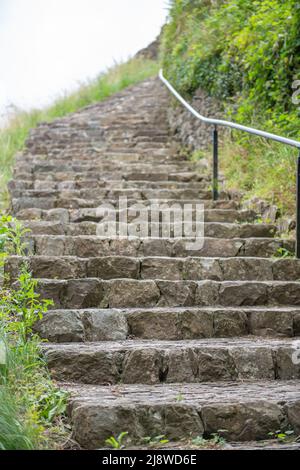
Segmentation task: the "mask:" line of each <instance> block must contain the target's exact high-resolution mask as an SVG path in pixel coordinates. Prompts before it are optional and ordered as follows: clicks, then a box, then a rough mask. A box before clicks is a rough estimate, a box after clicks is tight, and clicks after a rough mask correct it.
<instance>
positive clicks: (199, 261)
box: [5, 255, 300, 281]
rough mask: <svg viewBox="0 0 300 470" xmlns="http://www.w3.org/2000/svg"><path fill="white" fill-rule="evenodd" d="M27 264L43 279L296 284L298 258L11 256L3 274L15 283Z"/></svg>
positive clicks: (297, 279)
mask: <svg viewBox="0 0 300 470" xmlns="http://www.w3.org/2000/svg"><path fill="white" fill-rule="evenodd" d="M24 263H26V264H27V266H28V268H29V269H30V271H31V272H32V273H33V276H34V277H39V278H45V279H59V278H62V279H74V278H75V279H81V278H86V277H88V278H91V277H93V278H99V279H107V280H108V279H120V278H123V279H124V278H125V279H127V278H128V279H164V280H173V281H184V280H195V281H198V280H215V281H255V280H257V281H299V279H300V260H299V259H289V258H284V259H276V258H273V259H272V258H258V257H255V258H254V257H253V258H251V257H249V258H241V257H235V258H200V257H185V258H175V257H173V258H172V257H146V258H144V257H125V256H109V255H108V256H102V257H90V258H78V257H74V256H43V255H42V256H31V257H20V256H10V257H8V258H6V259H5V273H6V274H7V275H8V276H9V277H10V279H12V280H15V279H16V278H17V277H18V273H19V272H20V268H21V265H22V264H24Z"/></svg>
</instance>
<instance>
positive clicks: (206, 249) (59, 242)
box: [26, 235, 295, 258]
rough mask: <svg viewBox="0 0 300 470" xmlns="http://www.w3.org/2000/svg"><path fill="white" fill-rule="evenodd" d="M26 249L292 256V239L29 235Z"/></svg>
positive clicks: (59, 252) (80, 253)
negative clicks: (285, 254)
mask: <svg viewBox="0 0 300 470" xmlns="http://www.w3.org/2000/svg"><path fill="white" fill-rule="evenodd" d="M26 241H27V244H28V250H29V252H33V253H34V254H36V255H45V256H79V257H81V258H87V257H95V256H106V255H108V256H112V255H119V256H131V257H132V256H133V257H136V256H142V257H149V256H151V257H153V256H168V257H185V256H198V257H208V258H215V257H226V258H227V257H236V256H240V257H273V256H280V255H281V251H280V250H282V249H283V251H284V250H286V252H287V253H290V255H292V254H293V253H294V249H295V242H294V240H286V239H277V238H231V239H223V238H209V237H205V238H203V239H197V240H195V239H189V238H179V239H176V238H151V237H149V238H139V237H136V238H133V237H132V238H128V237H123V238H122V237H115V238H108V237H97V236H81V235H79V236H66V235H60V236H52V235H30V236H29V237H28V238H27V240H26Z"/></svg>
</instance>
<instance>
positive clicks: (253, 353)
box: [6, 80, 300, 449]
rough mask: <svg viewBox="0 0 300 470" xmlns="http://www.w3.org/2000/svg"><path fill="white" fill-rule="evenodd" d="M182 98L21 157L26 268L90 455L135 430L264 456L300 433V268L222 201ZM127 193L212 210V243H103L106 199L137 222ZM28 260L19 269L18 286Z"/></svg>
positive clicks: (92, 111) (15, 199)
mask: <svg viewBox="0 0 300 470" xmlns="http://www.w3.org/2000/svg"><path fill="white" fill-rule="evenodd" d="M168 100H169V97H168V95H167V92H166V91H165V90H164V88H163V86H162V85H161V84H160V83H159V82H158V81H157V80H147V81H145V82H143V83H142V84H140V85H137V86H135V87H131V88H129V89H127V90H125V91H123V92H121V93H119V94H116V95H115V96H113V97H112V98H110V99H108V100H106V101H104V102H102V103H99V104H96V105H93V106H89V107H87V108H84V109H82V110H81V111H79V112H77V113H74V114H72V115H70V116H68V117H66V118H63V119H59V120H56V121H54V122H53V123H51V124H41V125H40V126H39V127H38V128H37V129H35V130H33V131H32V132H31V135H30V137H29V139H28V141H27V147H26V150H25V151H24V153H23V154H21V155H19V156H18V157H17V162H16V165H15V172H14V179H13V181H12V182H11V183H10V193H11V198H12V207H13V213H14V215H16V216H17V217H18V218H19V219H22V220H23V221H24V224H25V225H26V226H28V227H29V228H30V229H31V231H32V232H31V235H30V246H31V250H32V252H33V253H34V255H32V254H31V255H30V254H29V255H28V257H27V261H28V263H29V265H30V267H31V270H32V272H33V274H34V276H35V277H36V278H38V279H39V289H40V292H41V294H42V295H43V296H45V297H47V298H52V299H53V300H54V307H53V309H52V310H50V311H49V312H48V314H47V315H46V316H45V318H44V319H43V320H42V321H41V322H40V323H39V325H38V330H39V332H40V334H41V336H42V337H43V338H46V339H48V340H49V343H47V344H46V345H45V354H46V358H47V361H48V364H49V367H50V369H51V371H52V374H53V377H54V378H56V379H57V380H59V381H60V382H61V383H62V387H64V388H66V389H67V390H70V392H71V398H70V407H69V408H70V417H71V420H72V425H73V435H74V438H75V440H76V441H77V442H78V443H79V444H80V446H82V447H83V448H90V449H91V448H99V447H102V446H103V445H104V441H105V439H107V438H108V437H110V436H111V435H117V434H118V433H120V432H122V431H127V432H128V433H129V434H128V436H129V438H130V441H131V443H132V444H134V445H138V444H139V443H140V442H142V438H143V437H145V436H152V437H155V436H157V435H162V434H164V435H166V436H167V438H168V439H170V440H172V441H173V440H176V439H185V438H190V437H193V436H199V435H202V434H203V435H204V436H205V437H208V436H209V435H210V434H212V433H218V431H219V430H220V429H223V430H224V429H225V430H227V433H226V440H227V441H228V442H230V441H233V442H235V441H245V442H247V444H246V446H250V447H251V446H252V447H255V445H256V444H255V443H253V444H251V443H250V444H249V442H248V441H258V440H263V439H267V438H268V437H269V433H270V432H275V431H278V430H281V431H285V430H287V429H293V430H294V432H295V436H296V435H297V434H298V433H299V432H300V389H299V383H300V382H299V378H300V365H299V364H297V361H295V354H296V353H297V349H296V348H297V345H298V343H297V338H296V337H297V336H299V335H300V307H299V305H300V282H299V280H300V262H299V261H298V260H295V259H291V258H286V259H278V258H274V254H276V253H277V252H278V249H280V248H285V249H287V250H293V249H294V243H293V242H292V241H288V240H283V239H280V238H276V234H275V227H274V226H272V225H268V224H260V223H255V219H256V217H257V214H255V213H254V212H252V211H248V210H247V211H245V210H241V208H240V203H239V201H237V200H232V199H230V197H229V194H227V193H226V192H225V191H222V193H221V198H220V200H219V201H217V202H213V201H212V200H211V190H210V186H211V182H210V176H209V174H208V172H207V169H206V168H205V165H204V164H202V163H201V161H200V162H198V163H193V162H190V161H188V160H187V159H186V158H184V157H182V156H180V154H179V153H178V152H177V150H176V146H175V145H174V143H173V142H172V138H171V136H170V135H169V129H168V125H167V109H168V103H169V101H168ZM121 196H122V197H125V196H126V197H127V199H128V203H129V205H133V204H134V203H140V202H142V203H143V204H145V205H147V206H149V205H150V203H151V201H152V200H159V201H160V202H165V203H169V202H170V201H172V202H176V203H179V204H180V205H183V204H184V203H188V202H190V203H192V202H195V203H198V202H199V200H200V201H201V202H203V204H204V206H205V224H204V226H205V240H204V245H203V247H202V248H199V249H198V250H196V251H190V250H189V249H188V248H187V246H186V240H182V239H174V238H172V231H171V233H170V234H169V236H164V237H161V238H147V237H144V238H138V237H136V238H133V239H127V238H117V237H111V236H100V235H99V227H101V226H102V225H103V214H102V213H101V211H99V206H100V205H101V204H102V203H103V202H104V201H105V202H106V203H107V204H109V211H108V213H110V214H113V213H114V208H116V209H117V216H118V218H120V219H119V220H121V221H122V220H125V219H124V216H125V215H127V216H128V219H129V220H131V219H130V217H132V214H127V211H126V210H125V209H122V208H120V207H119V206H118V204H119V197H121ZM101 224H102V225H101ZM124 224H125V222H124ZM124 226H125V225H124ZM123 228H124V227H123V226H122V223H120V226H119V231H120V230H122V229H123ZM155 228H156V229H157V230H159V229H161V228H162V220H158V221H157V222H156V227H155ZM173 230H175V227H174V229H173ZM21 262H22V259H20V258H18V257H11V258H10V259H8V261H7V263H6V272H7V273H9V274H10V275H11V278H12V280H13V279H14V278H15V277H16V275H17V272H18V267H19V266H20V263H21ZM296 355H297V354H296ZM299 356H300V353H299ZM293 358H294V359H293ZM292 447H293V446H292ZM295 447H298V446H297V445H295Z"/></svg>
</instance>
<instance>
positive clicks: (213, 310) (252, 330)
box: [35, 307, 300, 343]
mask: <svg viewBox="0 0 300 470" xmlns="http://www.w3.org/2000/svg"><path fill="white" fill-rule="evenodd" d="M35 331H37V332H38V333H39V334H40V335H41V337H42V338H44V339H46V340H48V341H51V342H55V343H68V342H85V341H119V340H125V339H129V338H131V339H149V340H168V341H174V340H177V341H178V340H190V339H201V338H214V337H216V338H222V337H235V336H247V335H255V336H262V337H265V336H268V337H294V336H298V337H299V336H300V308H299V307H223V308H220V307H190V308H184V307H182V308H168V307H165V308H144V309H142V308H132V309H130V308H128V309H114V308H111V309H82V310H50V311H48V312H47V314H45V315H44V318H43V319H42V320H40V321H39V322H38V323H37V324H36V325H35Z"/></svg>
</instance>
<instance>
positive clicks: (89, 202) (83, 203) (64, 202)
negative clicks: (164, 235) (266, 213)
mask: <svg viewBox="0 0 300 470" xmlns="http://www.w3.org/2000/svg"><path fill="white" fill-rule="evenodd" d="M93 194H94V191H90V190H86V192H85V193H81V198H72V197H70V195H67V194H66V196H65V197H64V195H63V193H61V197H56V196H55V194H54V195H51V191H47V192H46V194H45V195H44V196H41V195H40V196H36V197H34V196H32V197H30V196H27V197H26V196H23V197H19V198H13V199H12V208H13V211H14V213H17V212H19V211H21V210H22V209H28V208H37V209H54V208H67V209H77V208H78V209H79V208H88V207H98V206H99V205H101V204H102V203H103V200H106V199H118V198H121V197H122V198H125V197H127V198H128V199H139V200H140V201H144V200H149V199H164V200H165V199H171V200H174V199H176V200H185V199H194V200H195V199H196V200H202V199H211V190H201V189H200V190H198V189H143V190H141V189H138V188H137V189H124V188H123V189H122V188H119V189H118V188H114V189H109V188H107V189H105V188H104V189H99V190H97V198H96V199H89V198H88V195H90V196H91V195H93ZM226 198H228V193H226V192H221V199H226ZM251 213H252V214H253V212H252V211H244V214H247V216H246V217H245V218H242V220H253V219H254V217H255V216H254V215H253V216H250V217H249V214H251ZM228 215H229V217H230V214H228ZM235 220H240V218H239V219H234V220H232V218H231V217H230V218H229V220H224V222H232V221H235Z"/></svg>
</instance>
